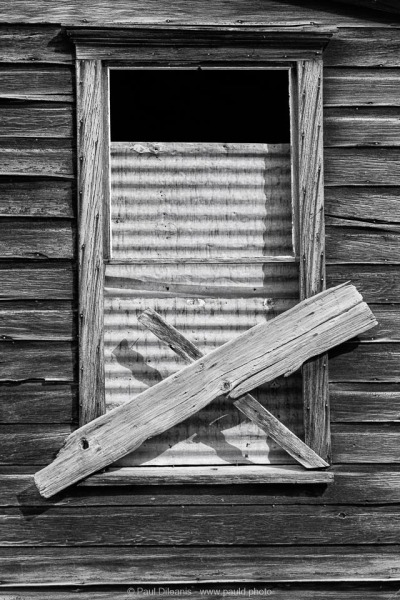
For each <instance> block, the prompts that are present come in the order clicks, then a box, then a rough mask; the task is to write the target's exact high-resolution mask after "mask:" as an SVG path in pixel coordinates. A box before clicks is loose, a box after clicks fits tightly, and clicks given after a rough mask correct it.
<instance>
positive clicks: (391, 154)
mask: <svg viewBox="0 0 400 600" xmlns="http://www.w3.org/2000/svg"><path fill="white" fill-rule="evenodd" d="M399 181H400V150H399V149H398V148H357V149H353V148H327V149H326V150H325V183H326V184H327V185H340V186H343V185H398V183H399Z"/></svg>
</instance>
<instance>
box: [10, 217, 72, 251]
mask: <svg viewBox="0 0 400 600" xmlns="http://www.w3.org/2000/svg"><path fill="white" fill-rule="evenodd" d="M1 226H2V228H4V231H3V234H2V236H1V240H0V258H20V259H22V258H24V259H26V260H29V259H35V260H37V259H42V260H46V259H53V258H64V259H72V258H74V255H75V244H76V240H75V238H76V229H75V224H73V223H72V222H71V221H70V220H56V221H54V220H50V219H49V220H41V221H39V220H36V219H35V220H30V219H21V218H18V219H10V218H7V219H4V220H3V221H2V223H1Z"/></svg>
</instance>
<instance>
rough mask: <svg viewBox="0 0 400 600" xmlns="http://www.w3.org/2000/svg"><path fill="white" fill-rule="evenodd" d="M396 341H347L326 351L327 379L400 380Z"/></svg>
mask: <svg viewBox="0 0 400 600" xmlns="http://www.w3.org/2000/svg"><path fill="white" fill-rule="evenodd" d="M399 354H400V345H399V344H357V343H348V344H344V345H343V346H340V348H337V349H335V350H333V351H331V352H330V354H329V364H330V365H331V369H330V372H329V379H330V381H349V382H350V381H354V382H357V381H371V382H374V381H382V382H393V383H397V382H399V381H400V361H399Z"/></svg>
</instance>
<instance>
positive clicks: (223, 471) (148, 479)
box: [82, 465, 333, 486]
mask: <svg viewBox="0 0 400 600" xmlns="http://www.w3.org/2000/svg"><path fill="white" fill-rule="evenodd" d="M332 482H333V474H332V473H330V472H327V471H304V469H303V468H301V467H298V466H282V467H277V466H270V465H268V466H251V467H243V468H241V467H224V466H214V467H195V468H193V467H162V468H158V467H125V468H122V469H111V470H110V471H107V472H105V473H100V474H98V475H92V477H89V478H88V479H86V480H85V481H84V482H83V483H82V485H84V486H99V485H101V486H104V485H107V486H114V485H128V486H129V485H184V484H189V485H190V484H196V485H198V484H206V485H207V484H208V485H210V484H213V485H215V484H219V485H232V484H245V485H248V484H252V483H253V484H254V483H256V484H271V483H272V484H304V485H308V484H310V485H312V484H315V485H324V484H328V483H332Z"/></svg>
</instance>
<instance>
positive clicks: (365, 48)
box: [324, 27, 400, 68]
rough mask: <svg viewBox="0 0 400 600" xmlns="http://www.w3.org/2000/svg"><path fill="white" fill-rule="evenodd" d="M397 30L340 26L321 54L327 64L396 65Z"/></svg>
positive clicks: (399, 58) (399, 31)
mask: <svg viewBox="0 0 400 600" xmlns="http://www.w3.org/2000/svg"><path fill="white" fill-rule="evenodd" d="M399 49H400V29H399V28H398V27H396V28H386V29H384V28H381V29H379V28H377V29H374V28H369V27H360V28H351V27H349V28H343V29H342V28H340V29H339V31H338V32H337V34H336V35H335V36H334V38H333V40H332V42H331V43H330V44H329V46H328V47H327V49H326V51H325V53H324V65H325V66H327V67H328V66H329V67H374V68H381V67H399V66H400V54H399Z"/></svg>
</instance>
